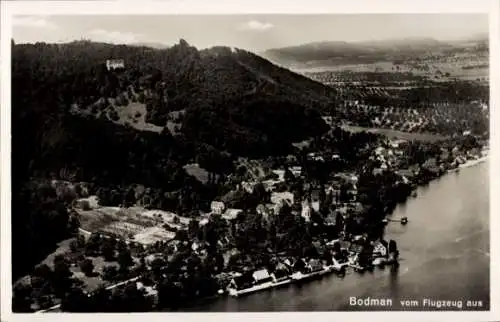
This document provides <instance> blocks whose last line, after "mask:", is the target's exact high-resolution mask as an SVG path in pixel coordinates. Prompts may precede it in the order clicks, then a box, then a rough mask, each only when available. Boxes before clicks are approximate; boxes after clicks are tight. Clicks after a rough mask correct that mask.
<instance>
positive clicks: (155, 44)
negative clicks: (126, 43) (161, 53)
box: [130, 42, 168, 49]
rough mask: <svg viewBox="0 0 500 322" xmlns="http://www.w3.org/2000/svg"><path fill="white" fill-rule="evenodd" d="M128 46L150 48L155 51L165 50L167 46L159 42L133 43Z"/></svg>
mask: <svg viewBox="0 0 500 322" xmlns="http://www.w3.org/2000/svg"><path fill="white" fill-rule="evenodd" d="M130 46H135V47H150V48H155V49H166V48H168V46H167V45H166V44H162V43H159V42H144V43H133V44H130Z"/></svg>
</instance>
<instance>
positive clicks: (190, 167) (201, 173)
mask: <svg viewBox="0 0 500 322" xmlns="http://www.w3.org/2000/svg"><path fill="white" fill-rule="evenodd" d="M184 170H186V172H187V174H189V175H190V176H193V177H195V178H196V179H198V181H200V182H202V183H207V182H208V171H207V170H205V169H204V168H202V167H200V166H199V164H197V163H191V164H186V165H185V166H184Z"/></svg>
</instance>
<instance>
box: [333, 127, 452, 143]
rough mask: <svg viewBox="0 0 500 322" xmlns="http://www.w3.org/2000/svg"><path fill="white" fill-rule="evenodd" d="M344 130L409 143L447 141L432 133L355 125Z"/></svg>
mask: <svg viewBox="0 0 500 322" xmlns="http://www.w3.org/2000/svg"><path fill="white" fill-rule="evenodd" d="M342 128H343V129H344V130H346V131H349V132H362V131H367V132H371V133H375V134H380V135H385V136H387V137H388V138H390V139H403V140H408V141H428V142H436V141H440V140H445V139H446V137H445V136H442V135H438V134H432V133H410V132H402V131H397V130H391V129H381V128H370V127H362V126H354V125H343V126H342Z"/></svg>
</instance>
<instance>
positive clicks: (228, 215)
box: [222, 208, 243, 221]
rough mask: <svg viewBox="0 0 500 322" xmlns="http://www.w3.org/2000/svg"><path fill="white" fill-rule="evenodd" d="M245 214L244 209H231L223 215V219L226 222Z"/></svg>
mask: <svg viewBox="0 0 500 322" xmlns="http://www.w3.org/2000/svg"><path fill="white" fill-rule="evenodd" d="M241 212H243V209H234V208H229V209H226V211H225V212H224V213H223V214H222V218H224V219H225V220H229V221H231V220H234V219H236V217H237V216H238V215H239V214H240V213H241Z"/></svg>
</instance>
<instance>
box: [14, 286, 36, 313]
mask: <svg viewBox="0 0 500 322" xmlns="http://www.w3.org/2000/svg"><path fill="white" fill-rule="evenodd" d="M32 292H33V289H32V287H31V285H29V284H24V283H19V284H16V285H14V287H13V290H12V293H13V294H12V311H13V312H14V313H29V312H33V310H32V309H31V303H32V297H31V293H32Z"/></svg>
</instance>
